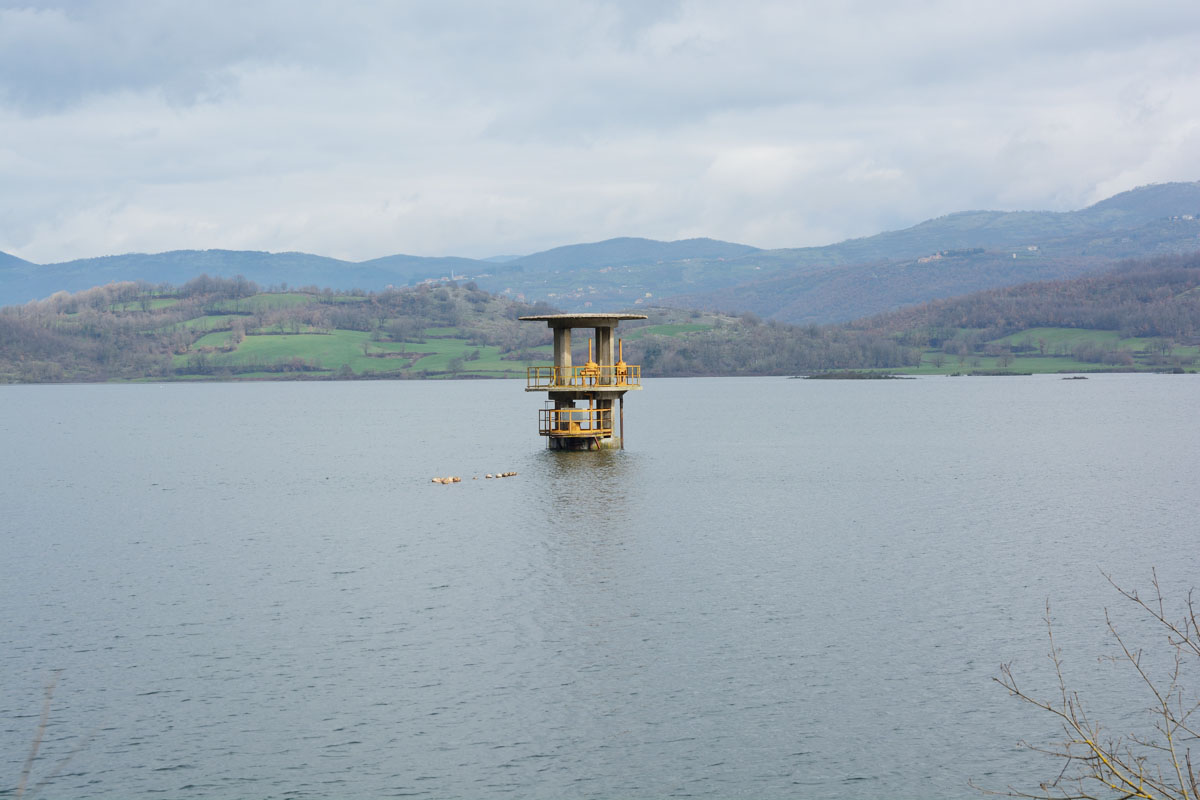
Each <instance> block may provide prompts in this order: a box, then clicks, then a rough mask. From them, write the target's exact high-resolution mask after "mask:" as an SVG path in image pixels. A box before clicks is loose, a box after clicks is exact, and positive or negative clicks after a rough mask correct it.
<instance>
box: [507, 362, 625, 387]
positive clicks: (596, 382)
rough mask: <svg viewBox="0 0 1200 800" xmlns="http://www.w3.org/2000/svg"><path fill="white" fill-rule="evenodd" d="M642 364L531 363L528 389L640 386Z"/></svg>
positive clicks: (526, 377)
mask: <svg viewBox="0 0 1200 800" xmlns="http://www.w3.org/2000/svg"><path fill="white" fill-rule="evenodd" d="M641 383H642V368H641V366H640V365H637V364H632V365H631V364H615V365H611V366H603V367H602V366H599V365H597V364H585V365H584V366H582V367H529V368H528V369H527V370H526V373H525V388H527V389H589V388H592V387H596V386H600V387H604V386H640V385H641Z"/></svg>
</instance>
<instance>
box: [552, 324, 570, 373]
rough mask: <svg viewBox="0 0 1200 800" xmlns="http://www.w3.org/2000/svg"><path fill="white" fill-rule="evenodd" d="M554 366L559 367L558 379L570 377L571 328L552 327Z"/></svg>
mask: <svg viewBox="0 0 1200 800" xmlns="http://www.w3.org/2000/svg"><path fill="white" fill-rule="evenodd" d="M554 366H556V367H558V369H559V376H558V378H559V380H561V381H563V382H566V380H567V379H568V378H570V377H571V329H570V328H555V329H554Z"/></svg>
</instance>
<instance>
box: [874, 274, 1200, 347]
mask: <svg viewBox="0 0 1200 800" xmlns="http://www.w3.org/2000/svg"><path fill="white" fill-rule="evenodd" d="M850 327H853V328H856V329H859V330H871V331H876V332H879V333H883V334H887V335H894V336H909V337H910V338H911V335H912V334H913V332H916V331H932V332H934V337H935V339H940V338H943V337H944V335H947V334H949V335H953V334H952V333H951V332H953V331H956V330H960V329H976V330H982V331H987V332H988V335H989V336H990V335H997V336H1002V335H1005V334H1009V333H1013V332H1016V331H1023V330H1029V329H1033V328H1078V329H1089V330H1105V331H1114V332H1117V333H1118V334H1119V335H1120V336H1121V337H1123V338H1133V337H1137V338H1145V337H1165V338H1168V339H1171V340H1174V341H1187V342H1192V343H1195V340H1197V339H1200V253H1191V254H1189V255H1184V256H1160V257H1157V258H1152V259H1145V260H1138V261H1127V262H1124V263H1122V264H1120V265H1118V266H1117V267H1116V268H1115V269H1113V270H1111V271H1109V272H1105V273H1102V274H1098V275H1088V276H1084V277H1080V278H1075V279H1073V280H1063V281H1039V282H1034V283H1026V284H1021V285H1019V286H1011V287H1006V288H1001V289H991V290H988V291H983V292H976V293H973V294H969V295H966V296H964V297H957V298H952V299H948V300H936V301H933V302H930V303H925V304H922V305H918V306H913V307H911V308H906V309H902V310H900V311H895V312H892V313H888V314H881V315H878V316H875V317H870V318H867V319H862V320H858V321H857V322H855V323H852V325H851V326H850Z"/></svg>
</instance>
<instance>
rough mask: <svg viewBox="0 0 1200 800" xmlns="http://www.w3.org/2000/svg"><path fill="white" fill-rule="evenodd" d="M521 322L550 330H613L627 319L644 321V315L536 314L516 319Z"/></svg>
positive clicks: (596, 313) (597, 313)
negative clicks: (544, 326) (539, 324)
mask: <svg viewBox="0 0 1200 800" xmlns="http://www.w3.org/2000/svg"><path fill="white" fill-rule="evenodd" d="M517 319H519V320H521V321H522V322H545V323H546V324H547V325H549V326H550V327H551V328H614V327H616V325H617V323H618V322H621V321H622V320H627V319H646V315H645V314H606V313H601V312H595V313H583V314H538V315H536V316H532V317H518V318H517Z"/></svg>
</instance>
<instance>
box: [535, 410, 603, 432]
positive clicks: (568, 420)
mask: <svg viewBox="0 0 1200 800" xmlns="http://www.w3.org/2000/svg"><path fill="white" fill-rule="evenodd" d="M612 417H613V412H612V409H609V408H543V409H539V411H538V433H540V434H541V435H542V436H594V437H600V438H607V437H610V436H612V432H613V427H612Z"/></svg>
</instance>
